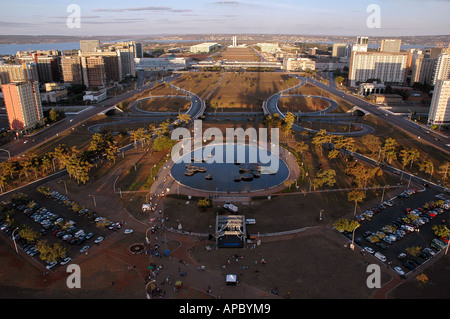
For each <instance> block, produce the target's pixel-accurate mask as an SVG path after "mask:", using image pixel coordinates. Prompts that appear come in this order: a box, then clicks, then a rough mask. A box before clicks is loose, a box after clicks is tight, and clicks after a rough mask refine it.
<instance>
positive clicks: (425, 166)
mask: <svg viewBox="0 0 450 319" xmlns="http://www.w3.org/2000/svg"><path fill="white" fill-rule="evenodd" d="M419 170H420V171H421V172H425V174H430V180H431V177H432V176H433V171H434V164H433V162H432V161H424V162H422V163H420V164H419Z"/></svg>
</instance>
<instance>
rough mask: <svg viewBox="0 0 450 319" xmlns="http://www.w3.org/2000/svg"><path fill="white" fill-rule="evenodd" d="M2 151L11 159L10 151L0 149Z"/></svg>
mask: <svg viewBox="0 0 450 319" xmlns="http://www.w3.org/2000/svg"><path fill="white" fill-rule="evenodd" d="M0 151H5V152H7V153H8V159H11V153H10V152H9V151H8V150H5V149H3V148H0Z"/></svg>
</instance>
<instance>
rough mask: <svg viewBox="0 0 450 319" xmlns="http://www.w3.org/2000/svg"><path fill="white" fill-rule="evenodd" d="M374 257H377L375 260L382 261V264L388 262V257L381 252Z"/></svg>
mask: <svg viewBox="0 0 450 319" xmlns="http://www.w3.org/2000/svg"><path fill="white" fill-rule="evenodd" d="M374 256H375V258H377V259H378V260H380V261H382V262H386V260H387V259H386V256H385V255H383V254H382V253H380V252H376V253H375V254H374Z"/></svg>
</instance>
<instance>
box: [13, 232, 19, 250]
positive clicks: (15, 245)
mask: <svg viewBox="0 0 450 319" xmlns="http://www.w3.org/2000/svg"><path fill="white" fill-rule="evenodd" d="M18 229H19V227H16V229H14V230H13V232H12V234H11V237H12V240H13V242H14V247H15V248H16V253H17V254H18V253H19V251H18V250H17V244H16V239H15V238H14V232H15V231H16V230H18Z"/></svg>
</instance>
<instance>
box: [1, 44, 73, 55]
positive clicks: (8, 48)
mask: <svg viewBox="0 0 450 319" xmlns="http://www.w3.org/2000/svg"><path fill="white" fill-rule="evenodd" d="M79 49H80V42H63V43H39V44H0V55H15V54H16V52H17V51H28V50H44V51H47V50H62V51H68V50H79Z"/></svg>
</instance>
